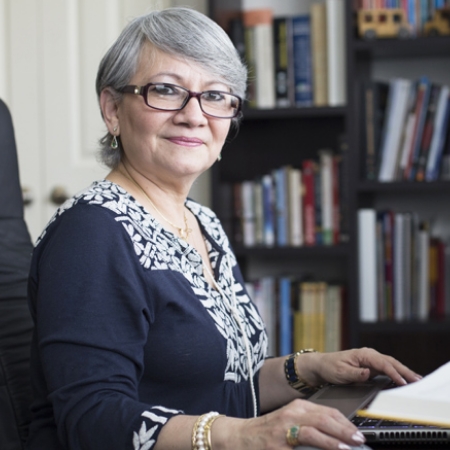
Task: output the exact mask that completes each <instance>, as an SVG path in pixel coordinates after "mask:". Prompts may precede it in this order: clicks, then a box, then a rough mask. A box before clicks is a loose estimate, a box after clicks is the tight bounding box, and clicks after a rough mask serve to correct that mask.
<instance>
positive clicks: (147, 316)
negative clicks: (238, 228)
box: [28, 8, 418, 450]
mask: <svg viewBox="0 0 450 450" xmlns="http://www.w3.org/2000/svg"><path fill="white" fill-rule="evenodd" d="M245 83H246V69H245V67H244V66H243V65H242V63H241V62H240V60H239V58H238V56H237V54H236V51H235V49H234V47H233V45H232V43H231V42H230V40H229V39H228V37H227V36H226V34H225V33H224V32H223V30H221V28H220V27H218V26H217V25H216V24H215V23H214V22H212V21H211V20H210V19H208V18H207V17H205V16H204V15H202V14H200V13H198V12H195V11H193V10H189V9H184V8H173V9H167V10H164V11H161V12H152V13H150V14H148V15H146V16H143V17H139V18H137V19H135V20H134V21H132V22H131V23H130V24H129V25H128V26H127V27H126V28H125V30H124V31H123V32H122V34H121V36H120V37H119V38H118V40H117V41H116V42H115V43H114V44H113V46H112V47H111V49H110V50H109V51H108V52H107V54H106V55H105V57H104V58H103V60H102V62H101V64H100V67H99V72H98V76H97V94H98V96H99V103H100V107H101V112H102V116H103V119H104V121H105V124H106V127H107V129H108V133H107V135H106V136H105V137H104V139H103V140H102V143H103V148H102V157H103V161H104V162H105V163H106V164H107V165H108V166H109V167H110V168H111V172H110V173H109V174H108V176H107V177H106V179H105V180H102V181H98V182H95V183H93V184H92V185H91V186H90V187H89V188H87V189H86V190H85V191H83V192H82V193H80V194H79V195H77V196H76V197H74V198H73V199H71V200H70V201H68V202H66V204H65V205H63V207H62V208H61V209H60V210H59V211H58V212H57V213H56V215H55V217H54V218H53V219H52V221H51V222H50V224H49V225H48V227H47V228H46V230H45V232H44V233H43V235H42V236H41V238H40V239H39V241H38V244H37V247H36V249H35V251H34V255H33V263H32V270H31V275H30V303H31V307H32V311H33V315H34V320H35V322H36V330H35V336H34V345H33V382H34V392H35V397H36V399H35V402H34V404H33V408H32V409H33V415H34V419H33V422H32V426H31V431H30V439H29V443H28V448H29V449H37V448H45V449H46V450H52V449H63V448H65V449H93V450H98V449H103V448H104V449H108V450H113V449H121V450H123V449H128V448H129V449H148V448H154V449H155V450H159V449H166V448H171V449H189V448H192V449H198V450H200V449H211V448H215V449H220V448H223V449H227V448H233V449H250V448H255V449H269V448H276V449H288V448H290V447H292V446H294V445H297V444H308V445H316V446H319V447H322V448H328V449H337V448H340V449H346V448H349V446H350V445H358V444H361V443H362V442H363V441H364V438H363V436H362V435H361V434H360V433H358V432H357V429H356V428H355V427H354V426H353V425H352V424H351V423H349V422H348V421H347V420H346V419H345V418H344V417H343V416H342V415H341V414H340V413H338V412H337V411H335V410H331V409H328V408H324V407H321V406H317V405H314V404H311V403H309V402H307V401H305V400H301V397H302V396H303V395H304V390H305V387H306V388H314V387H317V386H319V385H321V384H322V383H325V382H334V383H347V382H352V381H361V380H366V379H367V378H368V377H370V376H373V375H375V374H378V373H385V374H387V375H389V376H390V377H391V378H392V379H393V380H394V381H395V382H396V383H397V384H404V383H406V382H412V381H414V380H416V379H417V378H418V376H417V375H416V374H415V373H413V372H412V371H411V370H409V369H408V368H406V367H405V366H403V365H402V364H400V363H399V362H398V361H396V360H395V359H393V358H390V357H387V356H384V355H381V354H379V353H377V352H375V351H374V350H370V349H360V350H351V351H346V352H339V353H334V354H319V353H313V352H310V351H304V352H301V353H298V354H296V355H291V356H289V357H279V358H270V359H267V358H266V356H267V355H266V347H267V338H266V335H265V331H264V325H263V323H262V321H261V318H260V317H259V315H258V313H257V311H256V309H255V307H254V306H253V304H252V303H251V301H250V299H249V298H248V296H247V293H246V291H245V287H244V280H243V278H242V275H241V273H240V271H239V268H238V266H237V263H236V258H235V256H234V255H233V252H232V250H231V249H230V245H229V242H228V239H227V237H226V236H225V234H224V232H223V229H222V227H221V225H220V223H219V221H218V219H217V217H216V216H215V215H214V214H213V213H212V211H210V210H209V209H208V208H205V207H203V206H200V205H199V204H197V203H196V202H194V201H192V200H189V199H187V195H188V192H189V190H190V188H191V187H192V184H193V183H194V181H195V180H196V178H197V177H198V176H199V175H200V174H201V173H202V172H204V171H205V170H207V169H208V168H209V167H211V165H212V164H213V163H214V162H215V161H216V160H217V159H218V158H219V157H220V152H221V149H222V146H223V144H224V141H225V139H226V136H227V134H228V132H229V129H230V127H231V126H232V125H233V124H234V125H235V124H236V123H237V121H238V119H239V115H240V107H241V102H242V101H241V99H242V98H243V96H244V92H245ZM285 371H286V372H285ZM262 413H266V414H264V415H261V414H262Z"/></svg>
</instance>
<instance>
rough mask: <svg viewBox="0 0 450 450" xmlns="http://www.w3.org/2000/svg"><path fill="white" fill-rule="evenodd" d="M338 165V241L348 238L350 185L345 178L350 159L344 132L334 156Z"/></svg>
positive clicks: (349, 173)
mask: <svg viewBox="0 0 450 450" xmlns="http://www.w3.org/2000/svg"><path fill="white" fill-rule="evenodd" d="M336 158H337V159H338V165H339V180H338V181H339V188H338V189H339V227H338V229H339V237H338V239H337V240H338V242H340V243H343V242H348V241H349V240H350V209H349V203H350V201H351V200H350V199H351V194H350V187H349V183H348V182H347V180H348V179H349V177H351V171H352V161H351V160H350V156H349V152H348V140H347V136H346V135H345V134H342V135H340V136H339V138H338V154H337V156H336Z"/></svg>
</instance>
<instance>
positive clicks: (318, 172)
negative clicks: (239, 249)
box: [232, 149, 345, 247]
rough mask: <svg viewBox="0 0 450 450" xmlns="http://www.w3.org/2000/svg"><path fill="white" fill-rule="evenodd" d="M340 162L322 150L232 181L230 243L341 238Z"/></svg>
mask: <svg viewBox="0 0 450 450" xmlns="http://www.w3.org/2000/svg"><path fill="white" fill-rule="evenodd" d="M341 163H342V158H341V156H340V155H339V156H338V155H334V154H333V152H332V151H331V150H328V149H324V150H321V151H319V158H318V160H314V159H307V160H304V161H303V163H302V166H301V167H292V166H290V165H286V166H282V167H279V168H277V169H274V170H273V171H272V172H271V173H268V174H264V175H263V176H261V177H258V178H257V179H253V180H245V181H242V182H236V183H234V184H233V186H232V190H233V209H232V210H233V215H234V216H233V217H234V218H233V223H234V229H233V231H232V235H233V237H234V242H235V243H238V244H242V245H244V246H246V247H253V246H267V247H272V246H275V245H277V246H293V247H297V246H302V245H307V246H313V245H334V244H338V243H340V242H342V239H341V238H342V236H343V235H345V232H344V229H343V226H342V224H343V223H344V222H345V221H344V218H343V215H342V214H341V209H340V204H341V195H340V191H341V184H340V183H341V182H340V172H341Z"/></svg>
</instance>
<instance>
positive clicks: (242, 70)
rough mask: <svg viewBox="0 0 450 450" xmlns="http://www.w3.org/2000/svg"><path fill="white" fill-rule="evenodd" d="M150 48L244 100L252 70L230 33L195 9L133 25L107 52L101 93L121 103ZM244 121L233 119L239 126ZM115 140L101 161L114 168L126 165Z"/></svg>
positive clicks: (105, 143) (106, 144)
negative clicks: (196, 68) (108, 91)
mask: <svg viewBox="0 0 450 450" xmlns="http://www.w3.org/2000/svg"><path fill="white" fill-rule="evenodd" d="M147 42H149V43H150V44H151V45H153V46H154V47H155V48H156V49H158V50H160V51H162V52H164V53H168V54H171V55H174V56H181V57H183V58H187V59H189V60H191V61H194V62H195V63H197V64H199V65H200V66H201V67H202V68H204V69H205V70H207V71H208V72H210V73H211V74H213V75H215V76H217V77H218V78H220V79H222V80H224V81H225V82H226V83H227V84H228V85H229V87H230V89H231V92H233V93H234V94H236V95H238V96H239V97H241V98H244V95H245V90H246V84H247V68H246V67H245V65H244V64H243V62H242V61H241V59H240V57H239V55H238V52H237V50H236V49H235V47H234V45H233V43H232V42H231V40H230V38H229V37H228V35H227V34H226V32H225V31H224V30H223V29H222V28H221V27H220V26H219V25H218V24H217V23H216V22H214V21H213V20H211V19H210V18H208V17H207V16H205V15H204V14H202V13H200V12H198V11H195V10H194V9H190V8H185V7H173V8H167V9H163V10H161V11H152V12H150V13H148V14H145V15H142V16H139V17H137V18H135V19H134V20H132V21H131V22H130V23H129V24H128V25H127V26H126V27H125V28H124V30H123V31H122V33H121V34H120V36H119V37H118V38H117V40H116V41H115V42H114V44H113V45H112V46H111V48H110V49H109V50H108V51H107V53H106V54H105V56H104V57H103V59H102V61H101V62H100V66H99V69H98V72H97V79H96V90H97V96H98V98H99V99H100V94H101V92H102V91H103V89H105V88H107V87H109V88H112V89H113V90H114V92H115V95H116V101H117V102H120V101H121V99H122V94H121V93H120V90H121V89H122V88H123V87H124V86H126V85H127V84H128V83H129V81H130V79H131V78H132V77H133V75H134V74H135V72H136V70H137V67H138V64H139V55H140V53H141V49H142V48H143V46H144V45H145V44H146V43H147ZM238 121H239V119H232V123H233V124H234V125H237V124H238ZM112 138H113V136H112V135H111V134H110V133H109V132H108V133H107V134H106V135H105V136H104V137H103V138H102V139H101V140H100V143H101V149H100V160H101V162H102V163H103V164H105V165H106V166H108V167H110V168H112V169H113V168H115V167H117V165H118V164H119V162H120V159H121V155H122V151H123V149H122V147H121V144H120V139H119V148H118V149H115V150H114V149H112V148H111V147H110V143H111V140H112Z"/></svg>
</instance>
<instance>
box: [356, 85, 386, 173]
mask: <svg viewBox="0 0 450 450" xmlns="http://www.w3.org/2000/svg"><path fill="white" fill-rule="evenodd" d="M362 91H363V92H362V96H363V111H362V112H363V115H364V119H363V122H362V123H363V141H364V145H365V177H366V179H367V180H376V179H377V174H378V168H379V163H380V161H379V159H380V158H379V151H380V142H381V132H382V130H383V126H384V120H385V117H386V106H387V98H388V92H389V84H388V83H386V82H382V81H367V82H365V83H363V87H362Z"/></svg>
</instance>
